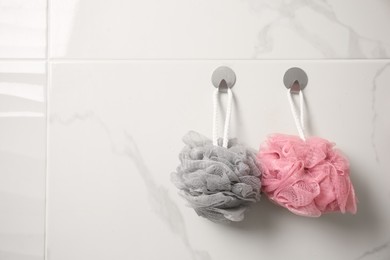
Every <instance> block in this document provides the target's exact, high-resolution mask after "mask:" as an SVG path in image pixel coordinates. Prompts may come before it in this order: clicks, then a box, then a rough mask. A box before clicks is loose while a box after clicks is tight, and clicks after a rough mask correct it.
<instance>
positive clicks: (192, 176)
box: [172, 131, 261, 222]
mask: <svg viewBox="0 0 390 260" xmlns="http://www.w3.org/2000/svg"><path fill="white" fill-rule="evenodd" d="M183 141H184V143H185V147H184V148H183V150H182V151H181V153H180V155H179V159H180V165H179V166H178V167H177V170H176V172H174V173H172V181H173V182H174V183H175V185H176V187H177V188H179V189H180V194H181V195H182V196H183V197H184V198H185V199H186V200H187V202H188V203H189V206H190V207H192V208H193V209H194V210H195V211H196V213H197V214H198V215H199V216H202V217H205V218H207V219H209V220H211V221H214V222H231V221H241V220H242V219H243V218H244V212H245V211H246V209H247V208H248V206H249V205H250V204H252V203H254V202H257V201H259V199H260V191H261V183H260V176H261V172H260V167H259V165H258V164H257V162H256V155H255V153H254V152H253V151H251V150H250V149H248V148H247V147H245V146H244V145H242V144H239V143H237V141H236V139H230V140H229V143H228V147H227V148H224V147H221V146H216V145H213V143H212V142H211V140H209V139H208V138H207V137H205V136H203V135H201V134H199V133H197V132H194V131H190V132H189V133H188V134H186V135H185V136H184V137H183ZM221 141H222V139H219V140H218V142H219V143H221Z"/></svg>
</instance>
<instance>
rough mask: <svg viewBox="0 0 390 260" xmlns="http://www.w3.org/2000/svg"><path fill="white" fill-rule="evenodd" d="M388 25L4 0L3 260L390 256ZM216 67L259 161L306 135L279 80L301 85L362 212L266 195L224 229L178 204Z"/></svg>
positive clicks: (97, 2)
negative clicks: (266, 151) (278, 202)
mask: <svg viewBox="0 0 390 260" xmlns="http://www.w3.org/2000/svg"><path fill="white" fill-rule="evenodd" d="M389 14H390V2H389V1H388V0H373V1H369V2H368V1H363V0H361V1H360V0H359V1H356V0H354V1H352V0H344V1H336V0H328V1H320V0H318V1H309V2H308V1H303V0H291V1H271V0H269V1H268V0H227V1H226V0H225V1H222V0H211V1H210V0H209V1H203V0H197V1H193V0H184V1H183V0H182V1H179V0H167V1H157V0H148V1H124V0H113V1H101V0H94V1H91V0H83V1H77V0H67V1H60V0H47V1H46V0H45V1H44V0H29V1H26V0H12V1H7V0H0V208H1V209H2V210H1V211H0V259H1V260H3V259H4V260H43V259H46V260H68V259H72V260H78V259H80V260H95V259H96V260H99V259H119V260H120V259H148V260H150V259H197V260H212V259H226V260H230V259H231V260H233V259H249V260H251V259H336V260H337V259H343V260H344V259H388V258H389V257H390V244H389V243H390V235H389V234H390V228H389V227H390V206H389V205H390V204H389V200H390V189H389V185H388V183H389V181H390V175H389V170H390V165H389V163H388V162H387V161H388V158H389V156H390V149H389V147H390V139H389V134H388V133H389V132H390V131H389V130H390V120H389V117H388V115H387V111H388V110H389V102H388V100H389V98H390V88H389V83H390V59H389V58H390V34H389V33H388V25H389V24H390V15H389ZM47 15H48V16H47ZM46 32H47V33H46ZM46 43H48V44H46ZM47 54H48V55H47ZM220 65H227V66H230V67H231V68H233V70H234V71H235V72H236V74H237V84H236V86H235V87H234V93H235V97H236V99H235V103H234V112H233V118H232V124H231V134H232V136H237V137H238V138H240V139H241V140H244V141H246V142H247V143H248V144H250V145H251V146H252V147H254V148H257V147H258V145H259V144H260V143H261V141H262V140H264V139H265V138H266V136H267V134H269V133H273V132H283V133H291V134H295V133H296V130H295V128H294V123H293V119H292V117H291V115H290V111H289V108H288V103H287V99H286V97H285V91H284V90H285V89H284V87H283V85H282V77H283V74H284V72H285V71H286V69H288V68H289V67H292V66H299V67H301V68H303V69H304V70H305V71H306V72H307V74H308V76H309V86H308V87H307V89H306V90H305V94H306V98H307V102H308V113H309V114H308V116H309V117H308V119H309V126H310V127H309V129H308V130H309V133H310V134H312V135H318V136H321V137H324V138H327V139H330V140H332V141H335V142H336V143H337V145H338V147H339V148H340V149H342V150H343V151H344V152H345V153H346V154H347V155H348V157H349V159H350V161H351V167H352V180H353V182H354V184H355V188H356V192H357V196H358V198H359V204H358V213H357V215H355V216H352V215H339V214H331V215H326V216H323V217H321V218H318V219H308V218H302V217H297V216H295V215H293V214H291V213H289V212H288V211H286V210H285V209H282V208H279V207H277V206H275V205H273V204H271V203H269V202H268V201H267V199H266V198H265V197H263V199H262V201H261V202H260V203H258V204H257V205H256V206H255V207H254V208H253V209H252V210H251V211H250V212H249V213H248V214H247V218H246V221H245V222H243V223H240V224H234V225H230V226H226V225H217V224H214V223H210V222H208V221H207V220H204V219H201V218H199V217H197V216H196V214H195V213H194V212H193V211H192V210H191V209H189V208H187V207H186V206H185V202H184V201H183V200H182V199H181V198H180V197H179V196H178V195H177V194H176V189H175V187H174V186H173V185H172V184H171V183H170V179H169V175H170V173H171V172H172V171H173V170H174V169H175V168H176V166H177V164H178V159H177V154H178V152H179V151H180V149H181V147H182V143H181V137H182V135H183V134H185V133H186V131H188V130H191V129H193V130H197V131H199V132H201V133H204V134H206V135H210V134H211V112H212V111H211V110H212V105H211V95H212V90H213V87H211V84H210V76H211V73H212V72H213V70H214V69H215V68H216V67H218V66H220ZM46 84H47V88H46ZM46 89H47V90H46ZM46 107H48V111H47V116H46ZM46 145H47V146H46ZM45 184H47V185H45Z"/></svg>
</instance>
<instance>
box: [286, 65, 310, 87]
mask: <svg viewBox="0 0 390 260" xmlns="http://www.w3.org/2000/svg"><path fill="white" fill-rule="evenodd" d="M308 81H309V79H308V78H307V74H306V72H305V71H304V70H303V69H301V68H298V67H293V68H289V69H288V70H287V71H286V73H284V76H283V83H284V85H285V86H286V88H288V89H291V92H292V93H299V91H300V90H303V89H304V88H305V87H306V86H307V83H308Z"/></svg>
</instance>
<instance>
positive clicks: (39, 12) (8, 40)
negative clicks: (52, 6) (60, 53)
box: [0, 0, 47, 58]
mask: <svg viewBox="0 0 390 260" xmlns="http://www.w3.org/2000/svg"><path fill="white" fill-rule="evenodd" d="M46 12H47V8H46V0H1V1H0V58H45V57H46Z"/></svg>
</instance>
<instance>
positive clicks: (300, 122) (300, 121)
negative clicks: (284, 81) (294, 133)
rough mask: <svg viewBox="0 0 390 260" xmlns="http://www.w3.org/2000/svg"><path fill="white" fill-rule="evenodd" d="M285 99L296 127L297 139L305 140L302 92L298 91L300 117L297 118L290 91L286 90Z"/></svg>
mask: <svg viewBox="0 0 390 260" xmlns="http://www.w3.org/2000/svg"><path fill="white" fill-rule="evenodd" d="M287 98H288V101H289V102H290V108H291V113H292V114H293V117H294V121H295V125H296V126H297V129H298V133H299V137H301V139H302V140H304V141H305V140H306V138H305V121H304V99H303V91H302V90H300V91H299V109H300V117H298V113H297V110H296V108H295V105H294V100H293V98H292V93H291V91H290V89H287Z"/></svg>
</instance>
